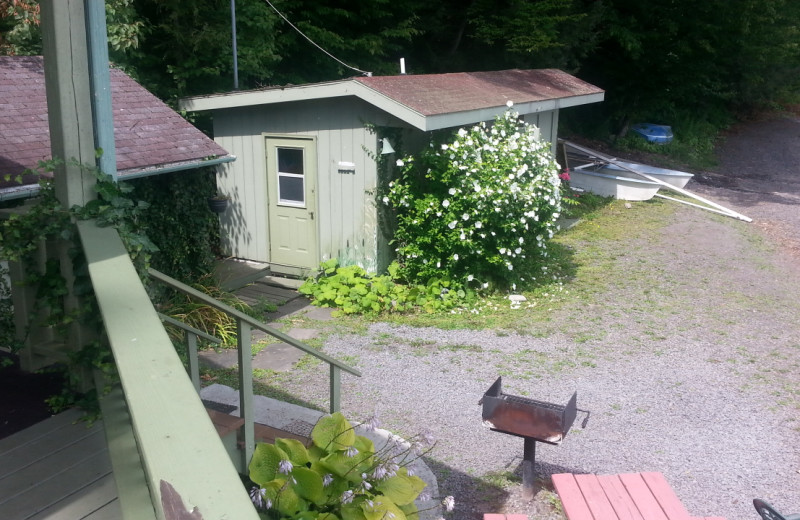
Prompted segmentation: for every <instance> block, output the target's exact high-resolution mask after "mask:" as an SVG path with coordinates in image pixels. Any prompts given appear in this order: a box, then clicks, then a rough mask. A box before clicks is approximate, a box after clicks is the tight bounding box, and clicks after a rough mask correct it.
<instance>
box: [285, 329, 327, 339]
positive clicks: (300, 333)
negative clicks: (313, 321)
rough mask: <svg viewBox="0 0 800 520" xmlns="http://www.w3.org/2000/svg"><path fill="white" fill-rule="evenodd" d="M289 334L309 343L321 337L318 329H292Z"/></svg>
mask: <svg viewBox="0 0 800 520" xmlns="http://www.w3.org/2000/svg"><path fill="white" fill-rule="evenodd" d="M287 334H288V335H289V336H291V337H293V338H294V339H296V340H299V341H308V340H310V339H314V338H316V337H317V336H318V335H319V331H318V330H316V329H290V330H289V332H287Z"/></svg>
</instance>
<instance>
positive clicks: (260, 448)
mask: <svg viewBox="0 0 800 520" xmlns="http://www.w3.org/2000/svg"><path fill="white" fill-rule="evenodd" d="M282 460H289V456H288V455H287V454H286V452H285V451H283V450H282V449H280V448H278V447H276V446H275V445H273V444H258V445H257V446H256V449H255V452H253V458H252V460H251V461H250V466H249V467H248V469H249V470H250V480H252V481H253V482H255V483H256V484H258V485H260V486H261V487H266V485H267V483H269V482H270V481H271V480H273V479H274V478H275V477H276V476H277V474H278V464H280V462H281V461H282Z"/></svg>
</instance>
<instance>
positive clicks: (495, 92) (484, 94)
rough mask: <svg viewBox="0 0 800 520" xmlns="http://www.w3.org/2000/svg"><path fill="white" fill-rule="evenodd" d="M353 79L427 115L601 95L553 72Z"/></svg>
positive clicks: (596, 88) (598, 89) (595, 89)
mask: <svg viewBox="0 0 800 520" xmlns="http://www.w3.org/2000/svg"><path fill="white" fill-rule="evenodd" d="M355 81H358V82H359V83H362V84H364V85H366V86H368V87H370V88H372V89H374V90H376V91H378V92H380V93H381V94H383V95H385V96H387V97H389V98H391V99H393V100H394V101H396V102H398V103H402V104H403V105H405V106H407V107H409V108H411V109H412V110H414V111H416V112H418V113H420V114H422V115H425V116H434V115H440V114H451V113H454V112H464V111H468V110H478V109H482V108H491V107H498V106H504V105H505V104H506V102H508V101H512V102H514V103H515V104H521V103H530V102H536V101H545V100H550V99H564V98H569V97H573V96H585V95H589V94H597V93H600V92H603V90H602V89H600V88H598V87H596V86H594V85H592V84H589V83H586V82H585V81H581V80H580V79H578V78H576V77H575V76H572V75H570V74H567V73H566V72H563V71H560V70H557V69H537V70H520V69H512V70H500V71H491V72H456V73H450V74H423V75H400V76H373V77H359V78H355Z"/></svg>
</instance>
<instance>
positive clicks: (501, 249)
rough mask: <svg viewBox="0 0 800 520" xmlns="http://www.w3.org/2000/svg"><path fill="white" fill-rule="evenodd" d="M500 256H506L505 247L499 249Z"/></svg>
mask: <svg viewBox="0 0 800 520" xmlns="http://www.w3.org/2000/svg"><path fill="white" fill-rule="evenodd" d="M500 254H501V255H504V254H506V248H505V247H501V248H500Z"/></svg>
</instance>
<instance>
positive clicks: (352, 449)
mask: <svg viewBox="0 0 800 520" xmlns="http://www.w3.org/2000/svg"><path fill="white" fill-rule="evenodd" d="M344 454H345V455H347V456H348V457H350V458H353V457H355V456H356V455H358V448H356V447H355V446H348V448H347V451H345V453H344Z"/></svg>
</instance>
